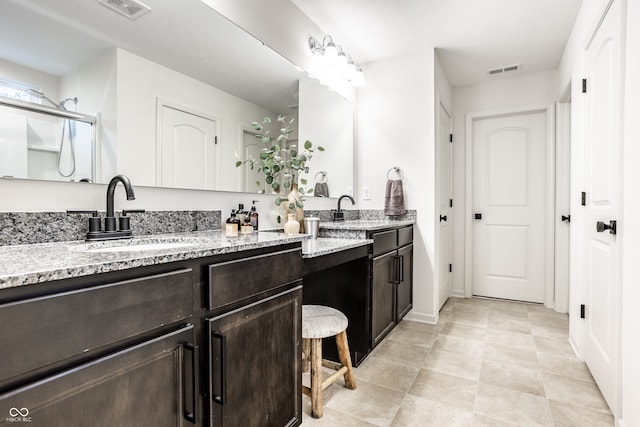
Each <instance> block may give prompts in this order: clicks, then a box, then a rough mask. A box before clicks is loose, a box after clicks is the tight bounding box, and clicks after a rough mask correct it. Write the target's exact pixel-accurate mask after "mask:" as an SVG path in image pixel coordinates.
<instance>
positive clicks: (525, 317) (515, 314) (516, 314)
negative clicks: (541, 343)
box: [489, 307, 529, 322]
mask: <svg viewBox="0 0 640 427" xmlns="http://www.w3.org/2000/svg"><path fill="white" fill-rule="evenodd" d="M494 319H512V320H522V321H525V322H528V321H529V313H527V312H526V311H524V310H519V311H516V310H510V309H507V308H502V307H497V308H494V307H492V308H491V310H490V311H489V321H491V320H494Z"/></svg>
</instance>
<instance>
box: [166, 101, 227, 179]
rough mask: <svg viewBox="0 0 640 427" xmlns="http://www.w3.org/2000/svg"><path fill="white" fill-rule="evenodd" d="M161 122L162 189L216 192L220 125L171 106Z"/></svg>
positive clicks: (167, 108)
mask: <svg viewBox="0 0 640 427" xmlns="http://www.w3.org/2000/svg"><path fill="white" fill-rule="evenodd" d="M160 120H161V123H160V128H161V137H160V147H159V148H160V165H161V166H160V171H161V172H160V180H161V182H160V185H162V186H163V187H177V188H193V189H201V190H215V189H216V170H217V169H218V168H217V147H216V142H217V141H216V135H217V123H216V121H215V120H212V119H209V118H206V117H202V116H200V115H196V114H192V113H190V112H187V111H183V110H179V109H176V108H172V107H169V106H167V105H163V106H162V108H161V114H160Z"/></svg>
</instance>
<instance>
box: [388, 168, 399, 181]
mask: <svg viewBox="0 0 640 427" xmlns="http://www.w3.org/2000/svg"><path fill="white" fill-rule="evenodd" d="M392 171H393V172H395V173H396V174H397V175H398V177H399V178H400V179H402V169H400V167H399V166H394V167H392V168H391V169H389V170H388V171H387V179H391V178H390V177H389V174H390V173H391V172H392Z"/></svg>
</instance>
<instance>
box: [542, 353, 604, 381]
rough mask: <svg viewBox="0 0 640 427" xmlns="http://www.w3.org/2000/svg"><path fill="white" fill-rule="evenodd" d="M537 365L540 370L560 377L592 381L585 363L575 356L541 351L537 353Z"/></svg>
mask: <svg viewBox="0 0 640 427" xmlns="http://www.w3.org/2000/svg"><path fill="white" fill-rule="evenodd" d="M538 365H540V370H542V371H543V372H549V373H551V374H555V375H559V376H561V377H567V378H575V379H578V380H585V381H593V377H592V376H591V372H589V369H588V368H587V365H586V364H585V363H584V362H581V361H580V360H578V358H576V357H564V356H556V355H554V354H551V353H542V352H541V353H539V354H538Z"/></svg>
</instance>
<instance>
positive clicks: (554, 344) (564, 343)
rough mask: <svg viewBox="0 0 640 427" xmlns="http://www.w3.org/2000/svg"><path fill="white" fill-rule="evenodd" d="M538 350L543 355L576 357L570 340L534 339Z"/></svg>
mask: <svg viewBox="0 0 640 427" xmlns="http://www.w3.org/2000/svg"><path fill="white" fill-rule="evenodd" d="M533 340H534V341H535V343H536V350H537V351H538V352H541V353H553V354H556V355H558V356H565V357H575V356H576V354H575V352H574V351H573V348H572V347H571V344H569V339H568V338H547V337H533Z"/></svg>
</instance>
